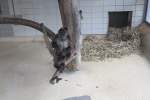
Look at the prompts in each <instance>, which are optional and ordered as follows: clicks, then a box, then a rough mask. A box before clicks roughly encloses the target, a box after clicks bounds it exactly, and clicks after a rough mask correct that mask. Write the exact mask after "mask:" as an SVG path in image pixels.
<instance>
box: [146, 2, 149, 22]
mask: <svg viewBox="0 0 150 100" xmlns="http://www.w3.org/2000/svg"><path fill="white" fill-rule="evenodd" d="M146 21H147V22H148V23H150V0H148V8H147V15H146Z"/></svg>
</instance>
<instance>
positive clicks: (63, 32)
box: [58, 27, 68, 38]
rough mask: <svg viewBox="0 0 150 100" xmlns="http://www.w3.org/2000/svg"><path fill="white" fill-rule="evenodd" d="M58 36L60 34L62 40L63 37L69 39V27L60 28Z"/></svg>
mask: <svg viewBox="0 0 150 100" xmlns="http://www.w3.org/2000/svg"><path fill="white" fill-rule="evenodd" d="M58 34H59V36H60V37H61V38H62V37H64V38H67V37H68V29H67V27H62V28H60V29H59V31H58Z"/></svg>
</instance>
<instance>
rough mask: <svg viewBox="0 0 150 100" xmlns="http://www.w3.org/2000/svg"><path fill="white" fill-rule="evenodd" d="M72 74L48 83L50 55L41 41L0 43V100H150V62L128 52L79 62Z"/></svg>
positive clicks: (50, 69) (50, 67)
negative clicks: (119, 56) (86, 99)
mask: <svg viewBox="0 0 150 100" xmlns="http://www.w3.org/2000/svg"><path fill="white" fill-rule="evenodd" d="M79 69H80V70H79V71H77V72H75V73H64V74H62V75H61V77H63V80H62V81H60V83H58V84H56V85H51V84H49V79H50V77H51V75H52V74H53V72H54V70H55V69H54V68H53V67H52V57H50V55H49V53H48V51H47V49H46V48H45V45H44V44H42V43H0V100H63V99H65V98H68V97H74V96H82V95H89V96H91V98H92V100H150V65H149V62H148V61H147V59H146V58H144V57H141V56H139V55H131V56H129V57H124V58H122V59H113V60H107V61H104V62H83V63H82V64H81V66H79Z"/></svg>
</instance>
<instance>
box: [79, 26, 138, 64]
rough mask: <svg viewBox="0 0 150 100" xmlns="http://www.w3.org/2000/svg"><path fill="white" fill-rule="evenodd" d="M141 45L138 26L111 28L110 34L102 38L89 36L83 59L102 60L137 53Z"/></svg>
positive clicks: (84, 47) (82, 51) (85, 41)
mask: <svg viewBox="0 0 150 100" xmlns="http://www.w3.org/2000/svg"><path fill="white" fill-rule="evenodd" d="M140 46H141V33H140V32H139V31H138V30H137V29H136V28H133V29H131V28H122V29H116V28H110V29H109V33H108V35H107V36H106V37H105V38H103V39H100V38H99V37H96V36H88V37H86V38H85V39H84V40H83V48H82V50H81V54H82V60H83V61H102V60H105V59H107V58H120V57H123V56H126V55H130V54H132V53H137V51H139V50H140Z"/></svg>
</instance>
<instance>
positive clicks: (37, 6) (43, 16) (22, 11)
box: [14, 0, 61, 36]
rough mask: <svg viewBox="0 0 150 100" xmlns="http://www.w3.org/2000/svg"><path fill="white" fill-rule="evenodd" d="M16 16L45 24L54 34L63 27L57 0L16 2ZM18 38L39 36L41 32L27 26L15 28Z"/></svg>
mask: <svg viewBox="0 0 150 100" xmlns="http://www.w3.org/2000/svg"><path fill="white" fill-rule="evenodd" d="M14 5H15V14H16V15H17V16H18V15H19V16H22V17H23V18H27V19H31V20H34V21H37V22H40V23H44V24H45V25H46V26H47V27H49V28H50V29H51V30H53V31H54V32H57V30H58V29H59V28H60V27H61V18H60V13H59V7H58V3H57V0H14ZM14 33H15V35H16V36H37V35H41V33H40V32H38V31H37V30H34V29H32V28H28V27H25V26H14Z"/></svg>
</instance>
